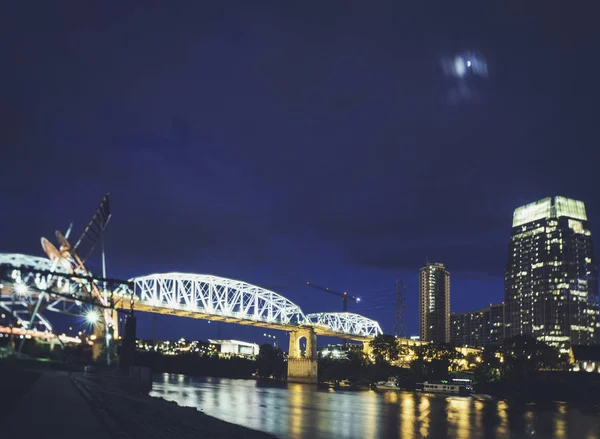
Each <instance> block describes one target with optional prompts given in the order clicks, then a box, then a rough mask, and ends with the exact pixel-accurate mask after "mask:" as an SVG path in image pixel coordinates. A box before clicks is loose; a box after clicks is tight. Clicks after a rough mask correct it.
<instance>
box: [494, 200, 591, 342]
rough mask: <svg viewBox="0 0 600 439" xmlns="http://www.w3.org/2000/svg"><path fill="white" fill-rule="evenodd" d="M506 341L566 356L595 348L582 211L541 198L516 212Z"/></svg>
mask: <svg viewBox="0 0 600 439" xmlns="http://www.w3.org/2000/svg"><path fill="white" fill-rule="evenodd" d="M504 294H505V303H506V335H507V337H509V336H515V335H518V334H530V335H532V336H534V337H536V338H537V339H539V340H541V341H544V342H546V343H548V344H550V345H552V346H554V347H557V348H558V349H559V350H560V352H561V353H568V352H569V347H570V345H571V344H577V345H589V344H594V343H597V342H598V334H599V332H600V328H599V327H598V269H597V266H596V261H595V257H594V250H593V246H592V237H591V232H590V229H589V226H588V221H587V215H586V211H585V205H584V203H583V202H581V201H576V200H571V199H568V198H564V197H554V198H545V199H543V200H539V201H536V202H534V203H531V204H528V205H526V206H522V207H519V208H518V209H516V210H515V212H514V216H513V224H512V231H511V237H510V244H509V253H508V264H507V265H506V269H505V273H504Z"/></svg>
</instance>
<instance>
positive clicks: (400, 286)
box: [394, 280, 406, 338]
mask: <svg viewBox="0 0 600 439" xmlns="http://www.w3.org/2000/svg"><path fill="white" fill-rule="evenodd" d="M405 300H406V296H405V295H404V282H402V281H401V280H397V281H396V313H395V318H394V335H395V336H397V337H400V338H403V337H406V331H405V328H404V308H405V307H406V305H405V304H404V302H405Z"/></svg>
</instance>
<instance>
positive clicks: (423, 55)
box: [0, 0, 600, 341]
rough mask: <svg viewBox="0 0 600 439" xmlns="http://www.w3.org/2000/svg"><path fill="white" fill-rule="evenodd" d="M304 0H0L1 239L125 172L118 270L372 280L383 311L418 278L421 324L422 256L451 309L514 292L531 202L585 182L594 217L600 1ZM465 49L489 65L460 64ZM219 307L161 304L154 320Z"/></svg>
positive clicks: (287, 280) (285, 283)
mask: <svg viewBox="0 0 600 439" xmlns="http://www.w3.org/2000/svg"><path fill="white" fill-rule="evenodd" d="M120 3H127V5H119V6H116V5H118V4H120ZM290 3H292V2H261V1H258V2H251V1H240V2H236V3H234V2H210V5H209V2H194V1H179V2H157V1H144V2H141V1H140V2H99V3H97V4H96V6H91V5H90V4H89V2H75V1H73V2H60V1H56V2H54V1H53V2H50V1H48V2H42V1H39V2H33V4H34V5H36V6H35V7H33V6H32V2H24V1H16V2H11V4H4V5H3V9H4V11H3V12H2V16H3V19H2V26H1V29H2V30H0V37H1V38H0V40H1V41H2V43H0V45H1V46H0V47H2V53H3V61H4V63H3V68H2V72H1V73H0V75H1V77H2V78H3V80H2V85H1V86H0V93H1V94H0V124H1V125H0V145H2V146H1V148H2V159H1V162H0V163H1V164H2V167H1V172H0V185H1V187H2V189H3V191H2V201H3V202H2V206H3V209H2V210H3V212H2V215H1V216H0V226H1V230H2V235H1V236H2V240H1V241H0V251H2V252H14V253H25V254H32V255H38V256H42V255H43V252H42V249H41V246H40V243H39V242H40V241H39V240H40V237H41V236H46V237H48V238H51V239H52V240H54V238H53V233H54V230H55V229H60V230H62V231H63V232H64V231H65V230H66V228H67V227H68V225H69V223H70V222H73V223H74V235H76V236H78V235H79V234H80V233H81V232H82V231H83V227H84V226H85V223H86V222H87V221H88V220H89V219H90V217H91V215H92V214H93V212H94V209H95V208H96V206H97V205H98V203H99V202H100V200H101V198H102V196H103V194H104V193H105V192H110V193H111V201H112V212H113V216H112V219H111V222H110V224H109V226H108V228H107V230H106V238H105V239H106V251H107V255H108V256H107V257H108V260H107V263H108V275H109V276H110V277H118V278H129V277H133V276H136V275H143V274H148V273H153V272H168V271H179V272H192V273H206V274H215V275H221V276H225V277H230V278H234V279H239V280H244V281H247V282H250V283H254V284H257V285H260V286H263V287H266V288H270V289H273V290H274V291H277V292H279V293H281V294H283V295H285V296H287V297H289V298H290V299H291V300H293V301H295V302H296V303H298V304H299V305H300V306H301V307H302V309H303V310H304V311H305V312H307V313H308V312H317V311H341V303H340V302H339V300H338V299H336V298H335V297H334V296H330V295H328V294H326V293H321V292H319V291H317V290H313V289H310V288H307V287H306V286H305V282H306V281H308V280H310V281H312V282H314V283H316V284H321V285H324V286H328V287H330V288H332V289H334V290H339V291H348V292H349V293H351V294H356V295H359V296H361V297H362V298H363V302H362V303H361V304H358V305H356V304H353V303H351V304H350V306H349V308H350V310H351V311H353V312H359V313H363V314H364V315H366V316H368V317H371V318H374V319H377V320H379V321H380V323H381V325H382V327H383V329H384V331H386V332H391V331H392V329H393V316H394V314H393V309H392V308H393V306H392V303H393V300H392V299H393V296H392V295H391V293H392V292H393V288H394V282H395V280H396V279H402V280H403V281H404V282H405V284H406V286H407V309H406V327H407V330H408V333H409V334H416V333H417V331H418V326H417V324H418V317H417V306H418V302H417V297H418V283H417V277H418V269H419V268H420V267H421V266H422V265H423V264H424V263H425V260H426V258H428V259H429V261H439V262H443V263H444V264H445V265H446V267H447V269H448V270H449V271H450V273H451V276H452V277H451V309H452V311H465V310H469V309H476V308H479V307H483V306H486V305H488V304H489V303H490V302H501V301H502V300H503V280H502V278H503V269H504V264H505V262H506V259H507V245H508V237H509V233H510V227H511V219H512V212H513V210H514V209H515V208H516V207H518V206H520V205H522V204H525V203H528V202H532V201H535V200H537V199H540V198H543V197H546V196H554V195H557V194H560V195H564V196H567V197H571V198H575V199H580V200H582V201H584V202H585V203H586V207H587V211H588V216H589V217H590V219H591V227H592V233H593V234H594V236H597V234H600V204H599V202H598V195H597V191H598V179H597V173H596V172H597V168H598V167H597V161H596V157H597V154H598V153H597V152H596V150H597V148H598V145H599V142H598V129H597V116H598V110H597V103H598V101H599V98H600V93H599V92H598V90H599V89H598V78H599V77H600V71H599V68H600V67H599V66H600V64H598V62H597V59H595V58H597V57H595V56H594V55H593V53H594V50H593V48H596V49H597V47H598V46H597V45H596V40H595V39H594V38H595V37H596V35H595V31H594V30H593V29H594V22H593V18H592V16H593V15H592V14H585V13H583V12H582V11H580V10H577V11H575V9H574V7H573V10H571V9H569V10H566V8H563V10H562V11H561V10H560V8H559V7H558V5H559V2H558V1H516V0H515V1H503V2H500V1H492V2H486V1H477V2H472V3H466V2H447V1H444V2H404V1H394V2H365V1H325V2H310V1H309V2H298V3H296V2H294V3H295V5H294V6H292V5H291V4H290ZM101 5H102V6H101ZM407 5H408V6H407ZM570 6H571V5H570ZM586 17H589V18H586ZM464 51H476V52H477V53H479V54H480V55H481V56H482V57H484V58H485V60H486V61H487V65H488V70H489V74H488V76H487V78H479V77H473V78H463V79H462V80H457V79H456V78H451V77H448V76H445V75H444V73H443V70H442V68H441V59H442V58H444V57H454V56H455V55H456V54H457V53H462V52H464ZM456 90H462V91H463V92H465V93H462V94H460V96H461V98H460V99H456ZM453 96H454V98H453ZM594 114H595V115H594ZM593 122H596V125H594V123H593ZM596 242H599V240H598V239H596ZM597 247H598V246H597ZM596 253H597V254H598V250H597V251H596ZM99 261H100V259H99V257H98V254H95V255H94V258H92V260H91V262H90V268H91V269H92V271H94V272H95V273H98V274H100V272H101V270H100V262H99ZM217 326H218V325H216V324H207V322H206V321H196V320H186V319H181V318H180V319H173V318H166V317H160V318H159V319H158V328H157V333H158V336H159V337H161V338H175V337H181V336H184V337H187V338H193V339H205V338H208V337H216V336H217V335H218V334H217ZM151 328H152V323H151V319H149V318H142V319H141V321H140V325H139V330H138V335H140V336H142V337H150V336H151V335H152V334H151V333H152V329H151ZM220 331H221V333H220V335H221V337H222V338H225V337H227V338H238V339H247V340H255V341H264V340H265V339H264V337H262V330H255V329H251V328H247V327H240V326H235V325H222V327H221V329H220ZM280 337H285V335H284V334H283V333H280Z"/></svg>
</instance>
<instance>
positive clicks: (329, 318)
mask: <svg viewBox="0 0 600 439" xmlns="http://www.w3.org/2000/svg"><path fill="white" fill-rule="evenodd" d="M306 320H307V321H308V322H310V324H312V325H314V326H315V327H316V328H318V327H328V328H329V330H330V331H332V332H335V333H340V334H344V335H353V336H357V337H368V338H371V337H375V336H377V335H379V334H382V333H383V331H382V330H381V326H379V323H377V322H376V321H375V320H372V319H368V318H366V317H363V316H361V315H360V314H354V313H350V312H322V313H313V314H307V315H306Z"/></svg>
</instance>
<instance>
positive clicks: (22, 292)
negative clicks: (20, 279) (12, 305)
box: [15, 284, 27, 296]
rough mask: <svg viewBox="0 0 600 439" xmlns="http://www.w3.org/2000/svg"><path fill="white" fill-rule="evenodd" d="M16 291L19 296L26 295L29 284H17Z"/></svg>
mask: <svg viewBox="0 0 600 439" xmlns="http://www.w3.org/2000/svg"><path fill="white" fill-rule="evenodd" d="M15 293H17V295H19V296H24V295H26V294H27V285H25V284H17V285H15Z"/></svg>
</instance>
